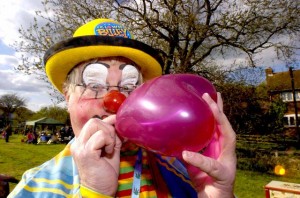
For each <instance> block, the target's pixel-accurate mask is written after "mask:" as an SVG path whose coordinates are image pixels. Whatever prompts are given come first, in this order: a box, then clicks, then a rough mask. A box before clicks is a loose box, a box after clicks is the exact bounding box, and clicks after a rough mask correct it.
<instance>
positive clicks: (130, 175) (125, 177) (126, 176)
mask: <svg viewBox="0 0 300 198" xmlns="http://www.w3.org/2000/svg"><path fill="white" fill-rule="evenodd" d="M132 177H133V171H132V172H128V173H122V174H120V175H119V180H122V179H128V178H132Z"/></svg>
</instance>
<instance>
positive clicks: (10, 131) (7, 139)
mask: <svg viewBox="0 0 300 198" xmlns="http://www.w3.org/2000/svg"><path fill="white" fill-rule="evenodd" d="M4 132H5V134H4V135H5V142H9V136H11V134H12V127H11V124H8V125H7V126H6V127H5V129H4Z"/></svg>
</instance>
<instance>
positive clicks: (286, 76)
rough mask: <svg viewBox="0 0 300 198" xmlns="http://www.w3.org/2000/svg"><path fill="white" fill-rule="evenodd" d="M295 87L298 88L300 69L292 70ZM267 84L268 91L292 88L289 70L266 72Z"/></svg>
mask: <svg viewBox="0 0 300 198" xmlns="http://www.w3.org/2000/svg"><path fill="white" fill-rule="evenodd" d="M293 76H294V85H295V89H300V70H293ZM266 81H267V86H268V89H269V90H270V91H284V90H292V83H291V76H290V72H289V71H285V72H278V73H273V72H272V73H269V74H267V78H266Z"/></svg>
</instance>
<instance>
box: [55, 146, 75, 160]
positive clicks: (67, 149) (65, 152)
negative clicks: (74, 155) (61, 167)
mask: <svg viewBox="0 0 300 198" xmlns="http://www.w3.org/2000/svg"><path fill="white" fill-rule="evenodd" d="M70 146H71V145H70V144H67V146H66V147H65V149H64V150H63V151H61V152H60V153H59V154H58V155H56V156H55V157H54V161H55V163H56V164H57V163H58V162H59V160H60V159H62V158H64V157H66V156H71V150H70Z"/></svg>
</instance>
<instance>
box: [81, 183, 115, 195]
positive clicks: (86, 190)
mask: <svg viewBox="0 0 300 198" xmlns="http://www.w3.org/2000/svg"><path fill="white" fill-rule="evenodd" d="M80 193H81V196H82V197H84V198H86V197H88V198H113V197H111V196H108V195H103V194H100V193H98V192H96V191H94V190H91V189H89V188H87V187H85V186H83V185H80Z"/></svg>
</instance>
